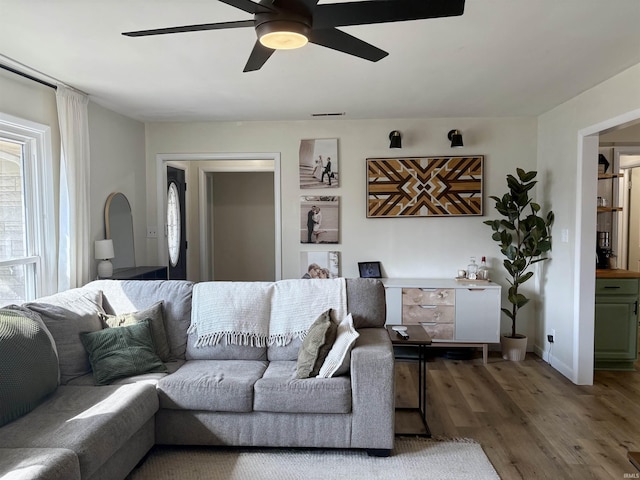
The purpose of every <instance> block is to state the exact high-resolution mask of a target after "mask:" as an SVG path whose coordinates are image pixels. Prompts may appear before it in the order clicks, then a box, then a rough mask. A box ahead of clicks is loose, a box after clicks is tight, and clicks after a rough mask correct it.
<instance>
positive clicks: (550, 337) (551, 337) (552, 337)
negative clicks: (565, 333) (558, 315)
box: [547, 328, 556, 343]
mask: <svg viewBox="0 0 640 480" xmlns="http://www.w3.org/2000/svg"><path fill="white" fill-rule="evenodd" d="M555 339H556V329H555V328H552V329H551V333H550V334H549V335H547V341H548V342H549V343H553V342H554V341H555Z"/></svg>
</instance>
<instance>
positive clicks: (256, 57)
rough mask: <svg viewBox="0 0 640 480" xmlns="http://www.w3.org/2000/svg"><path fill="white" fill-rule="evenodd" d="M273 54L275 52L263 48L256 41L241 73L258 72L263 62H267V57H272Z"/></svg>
mask: <svg viewBox="0 0 640 480" xmlns="http://www.w3.org/2000/svg"><path fill="white" fill-rule="evenodd" d="M273 52H275V50H272V49H271V48H267V47H265V46H264V45H262V44H261V43H260V41H259V40H256V43H255V45H254V46H253V50H252V51H251V55H249V60H247V64H246V65H245V66H244V70H243V72H253V71H255V70H260V69H261V68H262V66H263V65H264V64H265V62H266V61H267V60H269V57H270V56H271V55H273Z"/></svg>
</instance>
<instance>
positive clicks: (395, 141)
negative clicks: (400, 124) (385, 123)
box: [389, 130, 402, 148]
mask: <svg viewBox="0 0 640 480" xmlns="http://www.w3.org/2000/svg"><path fill="white" fill-rule="evenodd" d="M389 140H390V141H391V143H390V144H389V148H402V136H401V135H400V132H399V131H398V130H394V131H393V132H390V133H389Z"/></svg>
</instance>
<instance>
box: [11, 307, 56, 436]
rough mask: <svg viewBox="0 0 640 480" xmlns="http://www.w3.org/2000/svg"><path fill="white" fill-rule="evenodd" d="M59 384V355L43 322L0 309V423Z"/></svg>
mask: <svg viewBox="0 0 640 480" xmlns="http://www.w3.org/2000/svg"><path fill="white" fill-rule="evenodd" d="M56 388H58V358H57V356H56V353H55V351H54V348H53V345H52V343H51V339H50V338H49V335H48V334H47V331H46V329H45V328H44V325H43V324H42V323H40V322H37V321H35V320H33V319H31V318H28V317H26V316H24V315H22V314H20V313H19V312H17V311H14V310H9V309H0V427H1V426H2V425H5V424H7V423H9V422H11V421H12V420H15V419H16V418H18V417H20V416H22V415H24V414H26V413H28V412H30V411H31V410H33V409H34V408H35V407H36V406H37V405H38V404H40V402H42V400H43V399H44V398H45V397H46V396H47V395H49V394H50V393H51V392H53V391H55V390H56Z"/></svg>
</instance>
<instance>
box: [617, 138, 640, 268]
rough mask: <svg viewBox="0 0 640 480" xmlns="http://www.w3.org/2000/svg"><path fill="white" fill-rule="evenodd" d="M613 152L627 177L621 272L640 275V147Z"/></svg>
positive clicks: (623, 190)
mask: <svg viewBox="0 0 640 480" xmlns="http://www.w3.org/2000/svg"><path fill="white" fill-rule="evenodd" d="M613 152H614V162H615V163H614V164H617V165H619V168H620V173H622V174H623V177H622V178H623V180H622V186H621V187H622V188H621V199H620V205H622V206H623V212H622V214H621V215H619V226H618V232H620V239H619V242H618V249H619V255H618V268H622V269H626V270H632V271H635V272H640V147H620V148H618V147H614V148H613Z"/></svg>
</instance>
